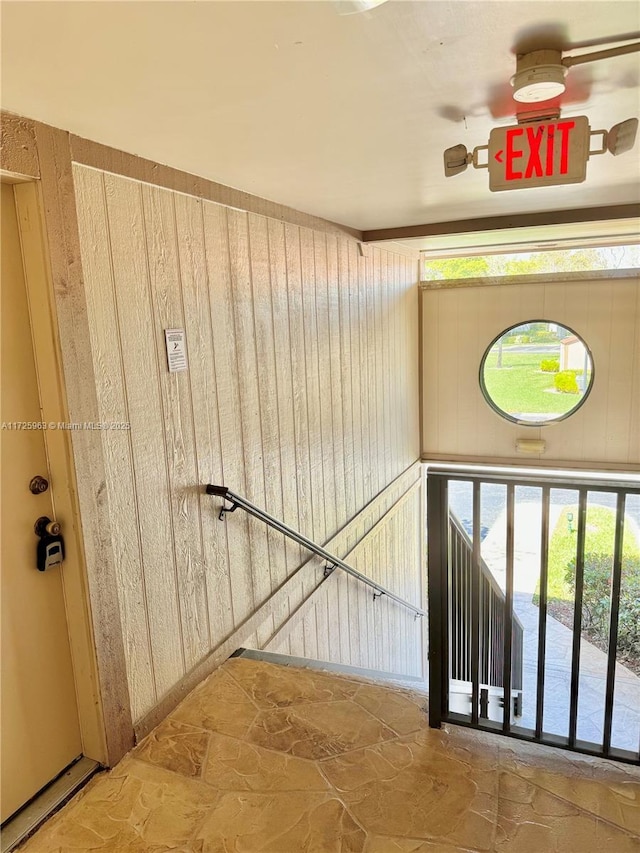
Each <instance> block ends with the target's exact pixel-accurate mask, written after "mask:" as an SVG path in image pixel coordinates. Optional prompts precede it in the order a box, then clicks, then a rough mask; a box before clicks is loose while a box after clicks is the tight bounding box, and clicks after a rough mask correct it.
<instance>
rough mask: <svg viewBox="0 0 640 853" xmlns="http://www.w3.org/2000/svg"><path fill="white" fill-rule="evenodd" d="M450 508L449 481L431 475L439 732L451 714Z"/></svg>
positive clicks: (432, 686) (432, 677)
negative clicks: (448, 684) (447, 685)
mask: <svg viewBox="0 0 640 853" xmlns="http://www.w3.org/2000/svg"><path fill="white" fill-rule="evenodd" d="M448 540H449V505H448V500H447V480H446V478H445V477H440V476H438V475H436V474H428V475H427V555H428V559H427V574H428V584H429V725H430V726H431V727H432V728H437V729H439V728H440V727H441V725H442V719H443V716H445V715H446V712H447V710H448V705H449V703H448V695H447V694H448V690H446V689H445V677H446V678H447V679H448V675H449V673H448V668H447V672H446V673H445V662H446V661H448V658H449V649H448V642H447V635H448V631H449V627H448V624H447V617H448V597H449V596H448V555H447V551H448Z"/></svg>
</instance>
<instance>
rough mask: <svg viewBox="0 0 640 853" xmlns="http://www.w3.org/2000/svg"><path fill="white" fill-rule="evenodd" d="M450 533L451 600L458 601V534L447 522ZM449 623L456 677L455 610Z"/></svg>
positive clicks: (457, 638)
mask: <svg viewBox="0 0 640 853" xmlns="http://www.w3.org/2000/svg"><path fill="white" fill-rule="evenodd" d="M449 531H450V535H451V600H452V601H458V598H459V596H460V576H459V568H458V534H457V532H456V531H455V530H454V529H453V528H452V527H451V524H449ZM452 616H453V619H452V623H451V661H452V665H451V676H452V678H457V677H458V673H459V671H460V651H459V650H460V639H459V635H460V627H459V619H458V616H457V614H456V613H455V612H453V613H452Z"/></svg>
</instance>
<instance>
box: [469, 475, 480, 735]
mask: <svg viewBox="0 0 640 853" xmlns="http://www.w3.org/2000/svg"><path fill="white" fill-rule="evenodd" d="M479 665H480V482H479V481H478V480H474V481H473V552H472V562H471V723H472V724H473V725H478V721H479V709H480V678H479Z"/></svg>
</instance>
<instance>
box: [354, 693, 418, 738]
mask: <svg viewBox="0 0 640 853" xmlns="http://www.w3.org/2000/svg"><path fill="white" fill-rule="evenodd" d="M353 698H354V702H357V703H358V705H361V706H362V707H363V708H365V709H366V710H367V711H369V713H370V714H373V715H374V716H375V717H377V718H378V719H379V720H382V722H383V723H385V724H386V725H387V726H389V728H391V729H393V731H394V732H396V733H397V734H399V735H408V734H410V733H411V732H415V731H418V730H419V729H422V728H427V726H428V725H429V722H428V719H427V699H426V697H417V696H412V695H411V694H410V693H407V692H406V691H404V690H399V689H397V688H393V687H378V686H377V685H374V684H363V685H362V686H360V687H359V688H358V690H357V692H356V694H355V696H354V697H353Z"/></svg>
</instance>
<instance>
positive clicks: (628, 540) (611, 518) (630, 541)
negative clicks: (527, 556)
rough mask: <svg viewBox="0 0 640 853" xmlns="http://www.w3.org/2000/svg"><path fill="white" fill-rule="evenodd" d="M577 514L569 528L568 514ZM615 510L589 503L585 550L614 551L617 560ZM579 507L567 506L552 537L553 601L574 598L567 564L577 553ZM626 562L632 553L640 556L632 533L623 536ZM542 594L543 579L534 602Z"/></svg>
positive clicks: (550, 590)
mask: <svg viewBox="0 0 640 853" xmlns="http://www.w3.org/2000/svg"><path fill="white" fill-rule="evenodd" d="M569 513H572V514H573V521H572V523H571V527H572V530H571V531H570V530H569V520H568V514H569ZM615 519H616V514H615V510H613V509H609V508H608V507H601V506H589V507H587V522H586V531H585V554H589V553H598V554H611V561H612V563H613V543H614V536H615ZM577 530H578V507H577V506H567V507H564V509H563V510H562V512H561V513H560V517H559V519H558V523H557V524H556V527H555V530H554V531H553V534H552V536H551V540H550V541H549V569H548V584H547V598H548V600H549V601H550V602H551V601H560V602H562V601H570V602H572V601H573V592H572V590H571V588H570V586H569V585H568V584H567V582H566V580H565V572H566V570H567V566H568V565H569V563H570V562H571V561H572V560H575V557H576V542H577V538H578V533H577ZM622 544H623V548H622V554H623V566H624V561H625V560H626V559H629V558H631V557H638V556H640V547H639V546H638V542H637V540H636V537H635V536H634V535H633V534H631V533H629V534H627V535H626V536H625V537H624V540H623V543H622ZM539 595H540V583H539V582H538V585H537V587H536V591H535V595H534V598H533V601H534V604H538V602H539Z"/></svg>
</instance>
